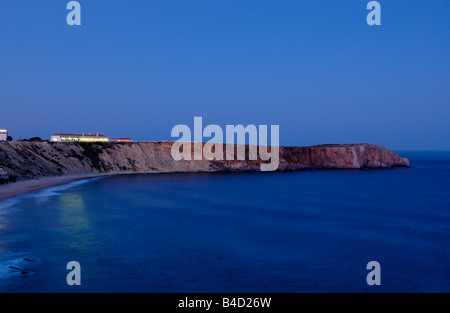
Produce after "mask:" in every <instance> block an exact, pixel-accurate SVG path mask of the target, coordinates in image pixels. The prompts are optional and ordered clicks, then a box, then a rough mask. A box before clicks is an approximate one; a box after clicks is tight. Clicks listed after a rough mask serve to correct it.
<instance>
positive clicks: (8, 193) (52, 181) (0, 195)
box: [0, 174, 114, 201]
mask: <svg viewBox="0 0 450 313" xmlns="http://www.w3.org/2000/svg"><path fill="white" fill-rule="evenodd" d="M107 175H114V174H80V175H64V176H52V177H44V178H40V179H32V180H25V181H19V182H16V183H9V184H5V185H0V201H3V200H5V199H8V198H13V197H16V196H18V195H21V194H26V193H32V192H36V191H39V190H42V189H45V188H50V187H55V186H59V185H64V184H68V183H71V182H73V181H76V180H80V179H85V178H92V177H99V176H107Z"/></svg>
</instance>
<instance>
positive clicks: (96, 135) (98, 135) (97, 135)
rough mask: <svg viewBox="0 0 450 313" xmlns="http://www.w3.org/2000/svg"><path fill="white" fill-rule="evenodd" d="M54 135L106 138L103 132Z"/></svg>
mask: <svg viewBox="0 0 450 313" xmlns="http://www.w3.org/2000/svg"><path fill="white" fill-rule="evenodd" d="M52 136H67V137H95V138H97V137H104V138H106V136H105V135H102V134H93V135H92V134H89V135H86V134H84V135H82V134H53V135H52Z"/></svg>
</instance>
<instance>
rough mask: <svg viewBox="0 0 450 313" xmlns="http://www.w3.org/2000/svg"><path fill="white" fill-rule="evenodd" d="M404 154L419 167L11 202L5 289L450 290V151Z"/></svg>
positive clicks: (163, 183) (3, 232)
mask: <svg viewBox="0 0 450 313" xmlns="http://www.w3.org/2000/svg"><path fill="white" fill-rule="evenodd" d="M400 154H401V155H402V156H406V157H408V158H409V159H410V162H411V166H412V167H411V168H396V169H389V170H327V171H305V172H287V173H251V174H172V175H132V176H115V177H109V178H102V179H91V180H85V181H79V182H75V183H73V184H70V185H66V186H61V187H57V188H51V189H47V190H44V191H42V192H40V193H37V194H33V195H26V196H22V197H20V198H16V199H11V200H8V201H5V202H3V203H1V204H0V291H1V292H450V152H400ZM24 258H28V259H32V260H33V261H25V260H24ZM69 261H78V262H79V263H80V264H81V286H68V285H67V283H66V276H67V274H68V273H69V270H67V269H66V265H67V263H68V262H69ZM370 261H378V262H379V263H380V265H381V286H368V285H367V283H366V276H367V274H368V273H369V270H367V269H366V265H367V263H368V262H370ZM9 266H14V267H17V268H20V269H21V270H26V271H28V272H29V273H28V274H25V275H23V274H22V273H21V272H20V271H19V270H15V269H12V268H9Z"/></svg>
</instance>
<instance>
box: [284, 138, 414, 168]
mask: <svg viewBox="0 0 450 313" xmlns="http://www.w3.org/2000/svg"><path fill="white" fill-rule="evenodd" d="M408 166H409V161H408V159H407V158H402V157H400V156H399V155H398V154H397V153H395V152H392V151H390V150H387V149H385V148H383V147H381V146H378V145H371V144H344V145H320V146H312V147H281V148H280V170H283V169H287V170H295V169H305V168H317V169H360V168H391V167H408Z"/></svg>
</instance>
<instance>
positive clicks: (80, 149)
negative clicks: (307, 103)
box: [0, 141, 409, 180]
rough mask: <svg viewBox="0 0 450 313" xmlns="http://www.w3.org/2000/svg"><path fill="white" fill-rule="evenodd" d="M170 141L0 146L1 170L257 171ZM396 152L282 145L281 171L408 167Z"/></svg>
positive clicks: (36, 173)
mask: <svg viewBox="0 0 450 313" xmlns="http://www.w3.org/2000/svg"><path fill="white" fill-rule="evenodd" d="M171 147H172V142H133V143H90V144H86V143H75V142H74V143H59V142H23V141H20V142H19V141H16V142H0V168H3V173H8V175H9V176H10V177H11V178H13V179H16V180H25V179H32V178H40V177H48V176H60V175H67V174H71V175H72V174H87V173H117V174H121V173H170V172H249V171H259V170H260V164H261V162H262V161H261V160H259V159H258V160H256V161H237V160H234V161H226V160H224V161H216V160H215V161H208V160H201V161H184V160H182V161H175V160H174V159H173V158H172V156H171V153H170V151H171ZM408 166H409V161H408V159H406V158H403V157H400V156H399V155H398V154H397V153H395V152H392V151H390V150H387V149H385V148H383V147H381V146H378V145H372V144H342V145H319V146H311V147H280V163H279V167H278V171H293V170H308V169H362V168H391V167H408Z"/></svg>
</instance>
